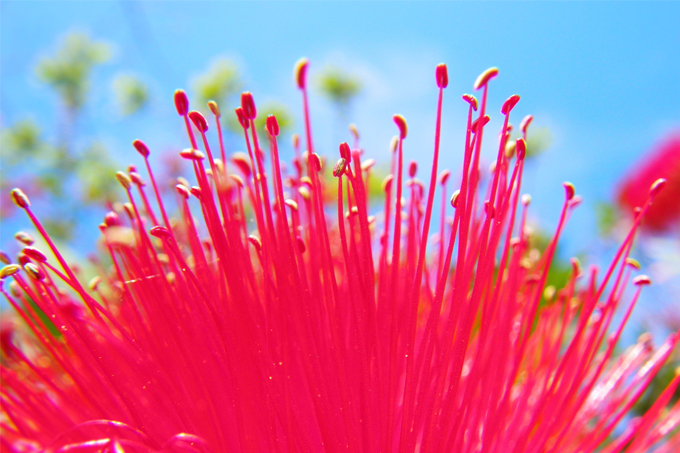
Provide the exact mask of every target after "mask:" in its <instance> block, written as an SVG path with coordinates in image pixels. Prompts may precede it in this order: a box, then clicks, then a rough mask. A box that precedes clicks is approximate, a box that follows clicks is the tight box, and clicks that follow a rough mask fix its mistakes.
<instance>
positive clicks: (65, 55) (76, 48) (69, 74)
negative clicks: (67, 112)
mask: <svg viewBox="0 0 680 453" xmlns="http://www.w3.org/2000/svg"><path fill="white" fill-rule="evenodd" d="M110 57H111V50H110V47H109V46H108V45H107V44H105V43H103V42H94V41H92V40H90V38H89V36H87V35H85V34H81V33H72V34H69V35H68V36H67V37H66V38H65V39H64V41H63V43H62V45H61V47H59V49H58V50H57V53H56V55H55V56H53V57H44V58H43V59H42V60H41V61H40V63H39V64H38V67H37V68H36V72H37V74H38V77H39V78H40V79H41V80H42V81H44V82H45V83H47V84H48V85H50V86H52V87H53V88H54V89H55V90H56V91H57V92H58V93H59V95H60V97H61V100H62V102H63V103H64V105H65V106H66V108H68V109H72V110H76V111H77V110H80V109H81V108H82V106H83V104H85V100H86V99H87V93H88V90H89V85H90V73H91V72H92V69H93V68H94V67H95V66H97V65H99V64H102V63H104V62H106V61H107V60H108V59H109V58H110Z"/></svg>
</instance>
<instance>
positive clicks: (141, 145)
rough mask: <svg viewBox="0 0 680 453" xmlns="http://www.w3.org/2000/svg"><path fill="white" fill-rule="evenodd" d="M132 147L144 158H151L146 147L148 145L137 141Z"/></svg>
mask: <svg viewBox="0 0 680 453" xmlns="http://www.w3.org/2000/svg"><path fill="white" fill-rule="evenodd" d="M132 146H134V147H135V149H136V150H137V152H138V153H139V154H141V155H142V157H144V158H146V157H149V148H148V147H147V146H146V144H145V143H144V142H143V141H141V140H139V139H138V140H135V141H134V142H132Z"/></svg>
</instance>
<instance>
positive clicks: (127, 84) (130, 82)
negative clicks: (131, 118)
mask: <svg viewBox="0 0 680 453" xmlns="http://www.w3.org/2000/svg"><path fill="white" fill-rule="evenodd" d="M112 87H113V93H114V95H115V97H116V100H117V101H118V108H119V109H120V113H121V114H122V115H124V116H128V115H133V114H135V113H137V112H138V111H140V110H142V109H143V108H144V107H145V106H146V104H147V103H148V101H149V89H148V88H147V87H146V85H145V84H144V82H142V81H141V80H140V79H138V78H137V77H135V76H133V75H130V74H121V75H119V76H118V77H116V78H115V79H114V80H113V86H112Z"/></svg>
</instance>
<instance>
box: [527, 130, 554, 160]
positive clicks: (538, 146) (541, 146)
mask: <svg viewBox="0 0 680 453" xmlns="http://www.w3.org/2000/svg"><path fill="white" fill-rule="evenodd" d="M552 141H553V136H552V132H551V131H550V129H549V128H547V127H534V128H532V127H529V132H528V134H527V154H526V157H529V158H531V157H535V156H538V155H539V154H541V153H542V152H543V151H545V150H546V149H548V148H550V145H551V144H552Z"/></svg>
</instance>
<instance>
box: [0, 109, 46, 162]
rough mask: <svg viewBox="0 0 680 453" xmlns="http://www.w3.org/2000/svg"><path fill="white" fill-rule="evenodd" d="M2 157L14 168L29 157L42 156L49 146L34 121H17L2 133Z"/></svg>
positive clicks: (0, 153)
mask: <svg viewBox="0 0 680 453" xmlns="http://www.w3.org/2000/svg"><path fill="white" fill-rule="evenodd" d="M0 143H1V144H2V146H1V147H0V155H1V156H2V160H3V162H4V164H5V165H9V166H13V165H17V164H18V163H20V162H22V161H23V160H24V159H26V158H28V157H33V156H36V155H40V154H41V153H42V152H43V151H44V149H45V148H46V147H48V146H49V145H48V144H47V143H45V142H44V141H43V140H42V137H41V131H40V128H39V127H38V125H37V124H36V123H35V121H33V120H32V119H24V120H20V121H17V122H16V123H14V124H13V125H12V126H10V127H8V128H6V129H4V130H3V131H2V135H1V139H0Z"/></svg>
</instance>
